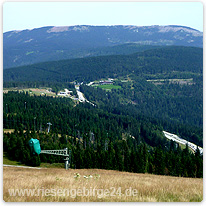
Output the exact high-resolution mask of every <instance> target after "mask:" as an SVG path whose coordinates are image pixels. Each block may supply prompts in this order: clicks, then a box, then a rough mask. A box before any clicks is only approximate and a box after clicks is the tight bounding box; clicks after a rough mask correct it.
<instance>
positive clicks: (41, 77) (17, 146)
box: [3, 46, 203, 177]
mask: <svg viewBox="0 0 206 206" xmlns="http://www.w3.org/2000/svg"><path fill="white" fill-rule="evenodd" d="M202 52H203V50H202V49H201V48H192V47H174V46H172V47H161V48H157V49H151V50H147V51H142V52H139V53H135V54H130V55H113V56H101V57H100V56H99V57H90V58H82V59H72V60H64V61H55V62H45V63H39V64H34V65H29V66H24V67H16V68H10V69H6V70H4V82H3V84H4V88H11V87H12V88H17V89H20V88H40V87H47V88H48V87H49V88H52V91H54V92H55V93H57V92H58V91H60V90H62V89H64V88H67V89H69V90H72V91H73V94H75V95H76V94H77V93H76V90H75V87H74V85H75V84H77V83H81V82H82V84H81V86H80V91H81V92H83V94H84V95H85V97H86V98H87V100H88V101H90V102H92V103H94V104H95V105H96V106H92V105H91V104H88V103H86V102H85V103H80V102H78V101H73V100H71V99H69V98H58V97H49V96H46V95H43V96H36V95H34V96H30V95H29V93H24V92H12V91H9V92H8V93H4V94H3V127H4V129H15V131H14V133H12V134H8V133H4V138H3V141H4V151H5V152H7V155H8V157H9V158H11V159H14V160H17V161H20V162H22V163H24V164H27V165H33V166H37V165H39V164H40V162H49V163H53V162H63V160H62V158H60V157H55V156H52V155H50V156H48V155H46V154H40V155H39V156H37V155H33V154H32V153H31V151H30V148H29V146H28V141H29V139H30V138H38V139H39V140H40V143H41V147H42V149H63V148H64V147H68V148H69V149H71V150H72V163H71V167H72V168H104V169H117V170H122V171H130V172H149V173H154V174H165V175H175V176H189V177H202V176H203V167H202V164H203V156H202V155H200V153H199V150H197V152H196V153H195V154H193V153H192V152H191V151H190V150H189V149H188V147H186V148H185V149H182V148H181V147H180V146H179V145H178V144H176V143H174V142H170V141H168V140H167V139H166V138H165V137H164V135H163V131H164V130H165V131H168V132H171V133H174V134H177V135H179V136H180V137H182V138H184V139H186V140H188V141H190V142H193V143H195V144H196V145H198V146H201V147H203V57H202ZM107 78H113V85H110V89H105V88H106V87H102V88H101V85H96V86H95V84H94V85H92V86H88V85H87V84H86V83H89V82H90V81H95V80H97V81H96V82H98V81H100V80H101V79H107ZM115 88H116V89H115ZM49 122H51V123H52V125H51V130H50V132H49V133H47V129H48V124H47V123H49Z"/></svg>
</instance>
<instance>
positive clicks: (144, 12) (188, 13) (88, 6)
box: [3, 2, 203, 32]
mask: <svg viewBox="0 0 206 206" xmlns="http://www.w3.org/2000/svg"><path fill="white" fill-rule="evenodd" d="M72 25H137V26H150V25H182V26H188V27H192V28H194V29H197V30H200V31H203V5H202V3H200V2H6V3H4V4H3V32H7V31H11V30H23V29H33V28H38V27H43V26H72Z"/></svg>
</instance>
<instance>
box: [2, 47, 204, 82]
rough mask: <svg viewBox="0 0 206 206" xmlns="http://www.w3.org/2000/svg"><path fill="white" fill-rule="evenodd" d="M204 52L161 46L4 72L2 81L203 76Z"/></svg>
mask: <svg viewBox="0 0 206 206" xmlns="http://www.w3.org/2000/svg"><path fill="white" fill-rule="evenodd" d="M202 55H203V50H202V49H201V48H193V47H164V48H160V49H152V50H147V51H144V52H139V53H136V54H131V55H114V56H104V57H101V56H99V57H90V58H81V59H72V60H63V61H54V62H45V63H39V64H34V65H30V66H23V67H16V68H10V69H6V70H4V76H3V77H4V81H52V82H71V81H74V80H77V81H79V82H82V81H85V82H89V81H93V80H98V79H101V78H108V77H110V78H116V77H118V76H126V75H129V74H134V75H138V76H142V75H145V74H147V75H148V74H150V75H152V74H153V75H155V74H164V75H166V74H168V73H174V72H187V73H188V72H190V73H196V74H202V72H203V69H202V65H203V56H202Z"/></svg>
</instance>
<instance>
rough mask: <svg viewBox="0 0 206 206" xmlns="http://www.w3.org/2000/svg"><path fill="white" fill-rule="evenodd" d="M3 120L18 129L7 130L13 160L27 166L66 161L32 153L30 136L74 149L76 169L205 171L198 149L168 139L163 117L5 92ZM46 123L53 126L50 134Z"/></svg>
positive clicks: (190, 173) (198, 173)
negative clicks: (182, 147)
mask: <svg viewBox="0 0 206 206" xmlns="http://www.w3.org/2000/svg"><path fill="white" fill-rule="evenodd" d="M25 102H26V107H25ZM120 110H121V109H120ZM129 114H130V115H129ZM3 119H4V128H15V132H14V133H12V134H9V133H7V134H4V151H5V152H7V153H8V156H9V158H11V159H14V160H17V161H21V162H22V163H24V164H27V165H32V166H38V165H39V164H40V162H50V163H52V162H63V159H61V158H60V157H55V156H50V155H49V156H48V155H46V154H41V155H39V156H38V155H34V154H33V153H32V152H31V150H30V148H29V145H28V141H29V139H30V138H31V137H32V138H38V139H39V140H40V143H41V147H42V149H62V148H65V147H68V148H69V149H71V150H72V159H71V167H72V168H104V169H116V170H120V171H130V172H141V173H145V172H149V173H154V174H165V175H175V176H185V177H188V176H189V177H202V175H203V173H202V157H201V155H200V153H199V150H197V152H196V154H192V153H191V152H190V151H189V150H188V147H186V148H185V149H184V150H183V151H182V150H181V149H180V147H177V145H176V144H175V143H173V142H169V141H167V140H166V139H165V138H164V136H163V133H162V130H163V128H162V123H161V121H158V120H155V119H152V118H150V119H149V118H145V117H143V116H141V115H131V113H129V110H128V111H127V114H115V113H113V112H109V111H108V110H107V109H104V110H102V109H98V108H94V107H93V106H91V105H89V104H79V105H76V106H75V107H74V105H73V102H72V101H71V100H69V99H67V98H52V97H44V96H42V97H41V96H40V97H38V96H33V97H31V96H29V94H25V93H18V92H9V93H8V94H4V113H3ZM48 122H52V126H51V130H50V132H49V133H48V134H47V133H46V131H47V123H48ZM171 125H172V124H171ZM176 126H177V127H178V125H176ZM168 129H169V125H168ZM23 130H26V132H25V133H24V132H23ZM193 132H195V130H193Z"/></svg>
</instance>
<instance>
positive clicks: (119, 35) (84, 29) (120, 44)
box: [3, 25, 203, 69]
mask: <svg viewBox="0 0 206 206" xmlns="http://www.w3.org/2000/svg"><path fill="white" fill-rule="evenodd" d="M3 44H4V47H3V52H4V61H3V62H4V69H6V68H9V67H16V66H22V65H28V64H33V63H38V62H44V61H54V60H62V59H71V58H82V57H91V56H100V55H113V54H131V53H134V52H139V51H143V50H146V49H150V48H151V47H152V46H166V45H168V46H169V45H170V46H171V45H176V46H192V47H201V48H202V47H203V33H202V32H200V31H198V30H195V29H192V28H188V27H184V26H176V25H170V26H158V25H156V26H131V25H128V26H122V25H119V26H87V25H77V26H65V27H55V26H50V27H42V28H36V29H32V30H22V31H10V32H6V33H4V34H3Z"/></svg>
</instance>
